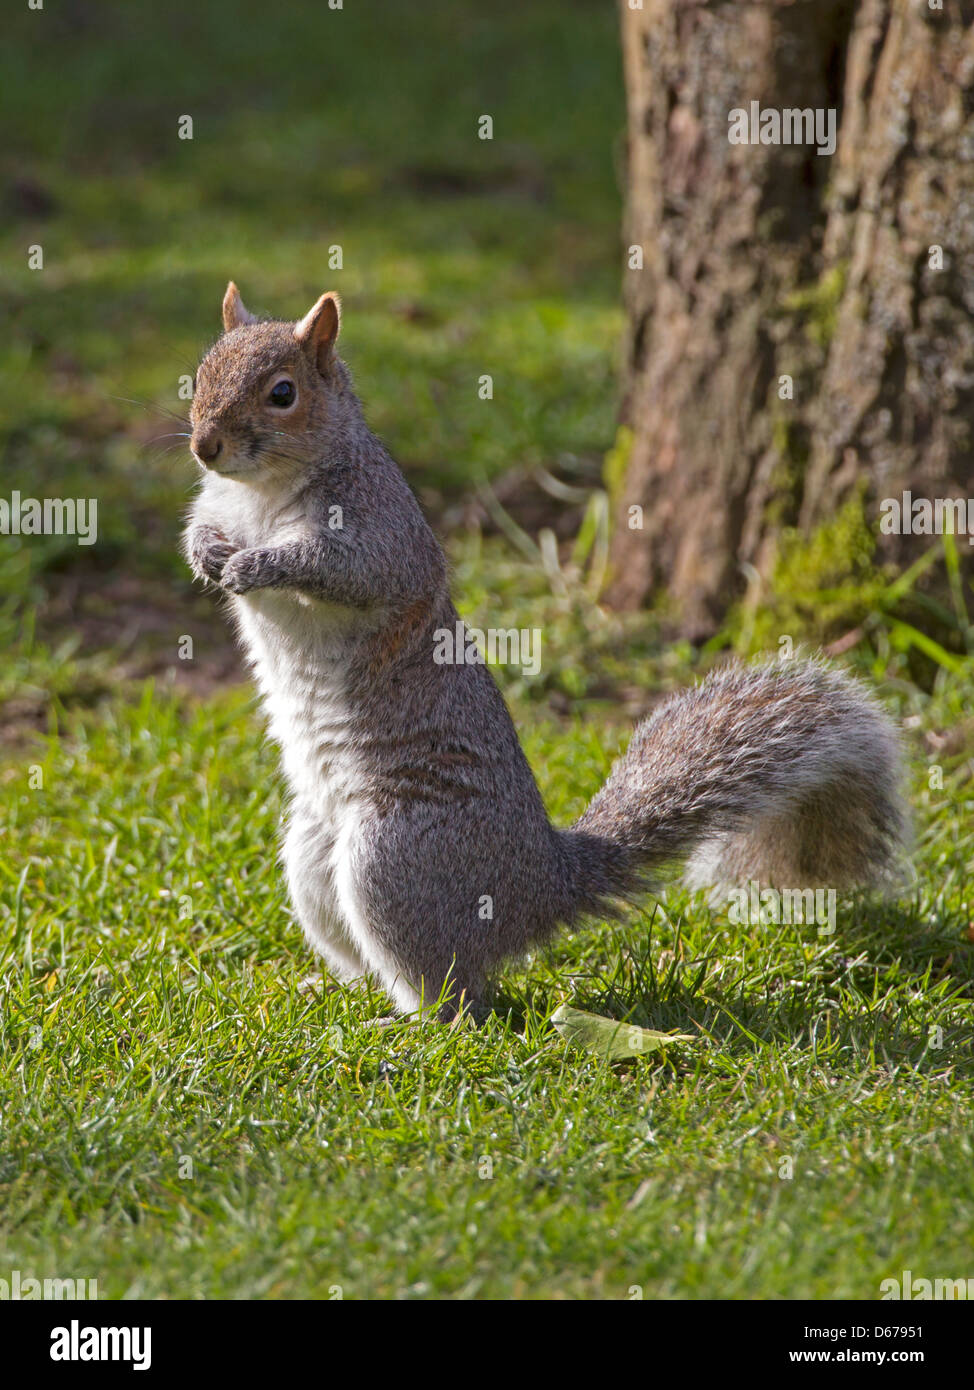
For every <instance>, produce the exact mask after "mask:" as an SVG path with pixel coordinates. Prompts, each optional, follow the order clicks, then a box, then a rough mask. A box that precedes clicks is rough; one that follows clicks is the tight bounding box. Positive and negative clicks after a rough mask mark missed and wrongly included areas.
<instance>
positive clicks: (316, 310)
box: [294, 294, 342, 372]
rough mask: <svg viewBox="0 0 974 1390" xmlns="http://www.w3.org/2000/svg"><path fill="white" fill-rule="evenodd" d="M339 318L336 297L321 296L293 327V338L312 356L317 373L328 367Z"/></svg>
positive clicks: (329, 295)
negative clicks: (315, 363)
mask: <svg viewBox="0 0 974 1390" xmlns="http://www.w3.org/2000/svg"><path fill="white" fill-rule="evenodd" d="M341 317H342V315H341V302H340V300H339V298H338V295H337V294H323V295H322V296H321V298H320V299H319V300H318V302H317V303H316V304H315V305H313V306H312V308H310V309H309V310H308V312H307V313H306V314H305V316H304V318H303V319H302V320H301V322H300V323H299V324H298V325H297V326H296V327H295V330H294V336H295V338H296V339H297V340H298V342H299V343H301V344H302V345H304V346H305V347H307V348H308V349H309V350H310V351H311V352H312V353H313V354H314V358H315V361H316V362H317V364H318V370H319V372H323V371H324V370H325V369H326V367H327V366H328V359H329V357H330V356H331V350H332V348H333V347H334V346H335V339H336V338H337V337H338V329H339V325H340V324H341Z"/></svg>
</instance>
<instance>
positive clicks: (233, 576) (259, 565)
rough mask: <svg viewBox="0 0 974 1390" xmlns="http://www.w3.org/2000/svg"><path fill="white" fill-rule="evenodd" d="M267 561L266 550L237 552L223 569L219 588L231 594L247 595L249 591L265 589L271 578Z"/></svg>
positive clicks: (267, 552)
mask: <svg viewBox="0 0 974 1390" xmlns="http://www.w3.org/2000/svg"><path fill="white" fill-rule="evenodd" d="M269 559H270V551H267V550H238V551H237V552H236V554H234V555H232V556H231V557H230V559H229V560H228V561H227V563H226V564H225V565H224V567H223V573H222V574H221V575H220V586H221V588H224V589H226V590H227V591H228V593H231V594H248V593H250V591H251V589H264V588H266V587H267V586H268V585H269V584H270V583H271V582H272V578H273V576H272V574H271V571H270V567H269V565H268V561H269Z"/></svg>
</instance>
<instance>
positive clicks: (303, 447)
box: [184, 282, 906, 1016]
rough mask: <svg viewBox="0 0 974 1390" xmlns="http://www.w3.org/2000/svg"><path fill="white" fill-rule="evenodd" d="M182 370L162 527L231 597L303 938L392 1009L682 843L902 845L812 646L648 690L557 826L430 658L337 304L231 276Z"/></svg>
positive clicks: (420, 558)
mask: <svg viewBox="0 0 974 1390" xmlns="http://www.w3.org/2000/svg"><path fill="white" fill-rule="evenodd" d="M223 323H224V329H225V332H224V333H223V335H222V336H221V337H220V338H219V339H218V340H217V341H216V343H215V344H214V346H213V347H212V348H211V349H210V351H209V352H208V353H207V354H206V356H205V357H204V359H203V361H202V362H201V363H200V366H199V369H198V372H197V376H196V382H195V391H194V395H193V401H192V407H191V423H192V427H193V428H192V440H191V448H192V451H193V454H194V456H195V458H196V459H197V461H198V463H199V464H200V465H201V466H202V470H203V484H202V488H201V490H200V492H199V494H198V496H197V497H196V499H195V501H194V504H193V506H192V510H191V514H190V517H189V521H188V525H187V528H186V533H185V538H184V545H185V553H186V556H187V558H188V560H189V562H190V565H191V567H192V569H193V571H194V573H195V574H196V576H197V577H199V578H201V579H206V580H210V581H212V582H213V583H215V584H218V585H219V586H220V587H221V588H222V590H223V591H224V592H225V593H226V594H227V595H229V596H230V600H231V603H232V607H233V612H234V617H235V619H236V623H237V626H238V628H239V632H240V636H241V638H242V640H243V644H244V646H245V647H246V649H247V652H248V654H249V658H250V661H251V663H252V665H253V668H254V671H255V674H256V679H257V682H258V685H259V687H260V690H261V692H262V694H263V697H264V702H265V705H266V708H267V711H268V714H269V721H270V730H271V733H272V735H273V737H274V738H275V739H276V740H277V742H278V743H279V744H280V746H281V749H282V755H283V766H284V771H285V775H286V778H287V782H288V786H289V789H290V794H291V795H290V809H289V816H288V826H287V832H286V837H285V842H284V851H283V858H284V864H285V867H286V873H287V880H288V885H289V889H290V894H291V900H292V903H293V906H294V909H295V912H296V914H297V917H298V919H299V921H300V922H301V925H302V927H303V928H304V931H305V934H306V936H307V938H308V940H309V942H310V943H311V945H312V946H313V947H314V948H315V950H317V951H318V952H319V953H320V954H321V955H322V956H324V958H325V961H326V962H327V965H328V967H329V969H330V970H331V971H332V972H333V973H334V974H335V975H336V976H338V977H339V978H340V979H342V980H350V979H353V978H356V977H359V976H362V975H365V974H370V975H371V976H372V977H373V978H374V979H375V980H376V981H377V982H378V983H380V984H381V985H382V986H383V987H384V989H385V990H386V991H387V993H388V994H389V995H390V996H391V998H392V1000H393V1001H394V1003H395V1005H396V1007H397V1008H398V1009H399V1010H400V1011H402V1012H412V1011H415V1010H416V1009H418V1008H420V1007H421V1005H422V1004H423V1003H424V1001H425V1006H426V1007H429V1006H430V1005H431V1003H433V1002H435V1001H436V1000H437V998H438V996H439V995H440V993H441V990H443V987H444V984H445V983H447V991H448V992H449V991H450V990H452V994H451V995H450V1002H449V1003H448V1004H447V1005H446V1006H445V1007H446V1014H447V1016H453V1015H454V1014H455V1012H456V1011H458V1010H461V1009H462V1008H463V1007H464V1006H466V1007H468V1008H469V1009H470V1010H471V1011H472V1012H473V1013H474V1014H475V1015H478V1014H480V1013H482V1011H483V1008H484V989H485V984H486V982H487V978H488V976H489V974H490V973H491V972H492V971H493V970H495V969H496V967H497V966H498V965H499V964H500V963H501V962H502V961H504V960H505V959H507V958H509V957H514V956H517V955H519V954H520V953H523V952H524V951H525V950H527V949H528V948H529V947H531V946H532V945H535V944H538V943H541V942H544V941H546V940H547V939H549V938H550V937H551V936H552V934H553V933H554V932H555V930H556V929H557V928H558V927H559V926H571V925H572V924H573V923H577V922H578V921H579V920H580V919H581V918H583V917H585V916H587V915H590V914H594V913H608V914H612V913H614V912H615V911H617V910H618V908H617V906H616V905H617V904H618V902H619V900H620V899H625V898H627V897H631V896H632V894H633V893H634V892H636V891H638V890H639V889H640V888H641V887H643V886H645V885H646V884H647V882H651V881H652V876H653V875H654V874H655V873H657V871H659V870H661V869H662V868H663V867H664V866H666V865H668V864H670V863H672V862H684V863H685V864H686V867H687V877H688V880H689V881H690V883H691V884H692V885H694V886H702V885H704V884H710V885H718V886H719V885H724V886H729V885H736V884H743V883H746V882H747V881H748V880H757V881H759V882H761V883H765V884H769V883H772V884H778V885H779V886H786V885H787V886H788V887H795V888H797V887H810V886H831V887H834V888H836V889H844V888H849V887H853V886H855V885H879V884H881V883H882V882H884V881H885V880H886V879H887V878H888V877H889V876H890V874H891V872H892V870H893V868H894V866H895V864H896V862H897V859H898V856H899V854H900V850H901V847H902V843H903V840H904V835H905V830H906V816H905V812H904V808H903V805H902V803H901V800H900V796H899V792H898V782H899V752H898V741H897V737H896V734H895V731H894V729H893V728H892V726H891V724H890V723H889V722H888V721H887V719H886V717H885V716H884V715H883V713H882V712H881V710H880V709H879V708H878V707H877V705H876V704H875V703H874V702H873V700H872V699H871V698H870V697H869V696H868V695H867V694H866V693H865V692H864V691H863V690H862V689H861V688H860V687H859V686H858V685H857V684H856V683H855V682H853V681H852V680H850V679H849V678H848V677H846V676H844V675H842V674H840V673H839V672H837V671H835V670H833V669H832V668H830V667H829V666H827V665H825V664H824V663H822V662H819V661H797V660H793V661H787V662H777V663H768V664H765V665H762V666H756V667H752V666H742V665H737V666H731V667H729V668H726V669H722V670H720V671H718V672H717V673H716V674H713V675H711V676H710V677H709V678H708V679H706V680H705V681H704V682H703V683H702V684H700V685H698V686H696V687H694V688H692V689H688V690H685V691H682V692H680V693H678V694H676V695H674V696H672V697H670V698H669V699H667V700H666V701H665V702H663V703H662V704H661V705H660V707H659V708H657V709H656V711H655V712H654V713H653V714H652V716H651V717H650V718H649V719H647V720H646V721H645V722H644V723H642V724H640V725H639V726H638V727H637V728H636V730H635V732H634V734H633V737H632V740H631V742H630V744H629V747H628V750H627V751H626V753H625V755H624V756H623V757H622V758H620V759H619V761H618V762H617V763H616V764H615V766H614V768H613V769H612V772H611V774H610V776H609V778H608V781H607V782H606V784H605V785H604V786H603V788H602V790H601V791H600V792H599V793H598V794H597V796H596V797H595V799H594V800H593V801H592V803H591V805H590V806H589V807H588V809H587V810H586V811H585V813H584V815H583V816H582V817H581V819H580V820H579V821H578V822H577V823H576V824H575V825H574V826H573V827H572V828H571V829H557V828H555V827H553V826H552V825H551V823H550V821H549V819H548V816H547V813H546V811H545V808H544V805H543V803H542V800H541V796H540V794H539V792H538V788H537V786H536V784H535V780H534V777H533V775H532V773H531V770H530V768H529V767H528V763H527V760H526V759H525V757H524V754H523V752H522V750H521V747H520V744H519V743H518V739H517V734H516V732H515V729H514V725H513V723H512V721H511V718H510V715H509V714H508V711H507V708H506V706H505V704H504V701H503V699H502V697H501V694H500V692H499V690H498V688H497V686H496V684H495V683H494V680H493V678H492V676H491V674H490V672H489V670H488V669H487V667H486V666H485V665H481V664H467V663H465V662H464V663H458V664H441V663H437V662H435V661H434V660H433V650H434V634H435V633H436V632H437V631H442V630H443V629H448V630H450V631H451V632H452V631H453V630H454V628H455V625H456V624H457V623H458V621H459V618H458V615H457V612H456V609H455V608H454V606H453V603H452V602H451V599H450V594H449V589H448V583H447V566H446V561H445V558H444V555H443V551H442V550H441V548H440V546H439V544H438V542H437V541H436V539H435V537H434V536H433V533H432V531H431V530H430V528H429V526H428V525H427V523H426V521H425V519H424V517H423V515H422V512H421V511H420V508H419V505H418V503H417V501H416V499H415V498H414V496H413V494H412V492H411V491H410V489H409V487H408V485H407V483H406V481H405V479H404V477H403V475H402V474H401V472H400V471H399V469H398V468H397V466H396V464H395V463H394V462H393V460H392V459H391V457H390V456H389V454H388V453H387V452H386V450H385V448H384V447H383V446H382V444H381V443H380V442H379V441H378V440H377V439H376V438H375V436H374V435H373V434H372V433H371V432H370V430H369V429H368V427H367V426H366V424H365V421H364V419H363V416H362V411H361V407H360V405H359V402H358V400H357V398H356V396H355V395H354V393H353V391H352V386H351V380H350V376H349V373H348V370H347V368H346V366H345V364H344V363H343V362H342V360H341V359H340V358H339V356H338V355H337V353H336V351H335V344H336V340H337V337H338V330H339V302H338V299H337V297H336V296H335V295H334V294H324V295H322V296H321V298H320V299H319V300H318V301H317V303H316V304H314V306H313V307H312V308H311V309H310V310H309V312H308V313H307V314H306V315H305V317H304V318H303V319H301V320H300V322H298V323H297V324H293V323H283V322H277V321H270V320H260V321H258V320H256V319H255V318H254V317H253V316H252V315H251V314H249V313H248V312H247V310H246V309H245V308H244V305H243V302H242V301H241V298H240V295H239V293H238V291H237V287H236V286H235V285H234V284H233V283H232V282H231V283H230V285H229V286H228V288H227V292H226V296H225V298H224V301H223Z"/></svg>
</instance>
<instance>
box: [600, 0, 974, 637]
mask: <svg viewBox="0 0 974 1390" xmlns="http://www.w3.org/2000/svg"><path fill="white" fill-rule="evenodd" d="M630 3H632V0H620V7H621V14H622V41H623V62H624V71H625V81H626V91H627V101H628V200H627V211H626V234H625V238H624V239H625V243H626V247H627V264H630V262H632V263H633V264H634V265H635V266H636V267H637V268H628V269H627V270H626V271H625V301H626V306H627V311H628V358H627V369H626V370H627V380H626V392H625V400H624V407H623V421H624V423H625V424H627V425H628V426H629V427H630V428H631V430H632V439H631V445H630V446H629V447H628V452H626V449H622V450H621V451H620V452H621V454H622V462H623V465H624V466H623V469H622V472H621V474H620V476H619V477H618V478H617V479H616V480H615V481H614V483H613V484H612V494H613V499H612V500H613V509H614V520H615V525H614V530H613V549H612V554H611V561H612V576H613V578H612V581H611V585H610V589H609V599H610V601H611V602H615V603H616V604H617V605H619V606H622V607H635V606H638V605H639V604H641V603H643V602H644V601H645V600H646V599H647V598H648V597H649V596H650V595H651V593H652V592H653V591H654V590H656V589H661V588H664V587H665V589H666V590H667V591H668V592H669V594H670V595H671V597H672V598H673V599H674V600H675V604H676V606H677V610H678V613H679V618H680V626H681V627H682V629H683V630H684V631H685V632H686V633H688V635H690V636H691V637H700V636H704V635H708V634H709V633H711V632H712V631H713V630H714V628H715V627H716V626H717V625H718V623H719V622H720V620H721V617H722V615H723V614H724V612H725V610H726V607H727V604H728V603H729V601H730V600H731V599H732V598H734V597H735V596H736V595H738V594H739V593H740V592H741V591H742V589H743V587H744V574H745V573H750V574H752V575H753V574H754V573H755V571H757V572H758V573H759V574H761V575H765V576H766V575H768V574H769V573H770V571H771V568H772V567H773V564H774V559H775V555H776V551H777V538H778V536H779V534H780V532H781V529H782V528H783V527H786V526H794V525H798V526H800V527H801V528H802V529H803V530H804V531H806V532H810V531H811V530H812V529H813V528H815V527H816V526H818V525H819V524H820V523H821V522H822V521H823V520H825V519H827V518H828V517H829V516H830V515H832V514H834V511H835V509H836V507H837V505H838V504H839V503H840V502H842V501H844V500H846V499H847V498H848V497H849V496H850V494H852V493H853V492H854V491H855V490H856V488H857V487H860V486H865V488H866V490H867V491H866V503H865V505H866V508H867V516H868V517H869V519H870V520H871V521H877V520H878V517H879V510H878V508H879V501H880V500H881V499H882V498H885V497H899V496H900V495H901V493H902V491H903V490H904V489H911V490H912V491H913V492H914V493H915V494H917V495H923V496H927V497H931V498H936V497H949V496H952V495H965V496H966V495H967V493H968V491H970V490H971V482H972V466H971V462H970V458H971V422H972V406H974V352H972V348H974V324H972V311H974V116H972V111H974V5H972V4H971V3H969V2H968V0H944V8H943V9H940V10H938V9H931V8H930V7H929V3H928V0H753V3H731V2H725V3H719V2H718V0H710V2H709V3H708V0H644V7H643V8H642V9H638V8H637V9H631V8H630ZM752 103H757V104H759V107H760V109H761V110H766V109H767V108H772V109H774V110H777V111H779V112H781V111H782V110H783V109H785V108H789V109H791V108H802V109H805V108H811V109H812V110H813V111H814V110H816V109H817V110H819V111H820V112H821V113H822V115H821V117H820V120H821V122H822V124H821V127H820V129H821V132H822V134H823V135H826V134H827V128H828V127H827V120H828V118H827V115H826V113H827V112H828V110H829V109H833V110H834V111H835V113H836V114H835V132H836V137H837V139H836V145H835V150H834V153H833V154H831V155H828V154H819V153H818V145H817V144H816V143H802V144H798V143H794V144H785V143H777V144H774V143H768V144H762V143H754V144H752V143H748V144H742V143H732V141H731V138H730V135H731V133H732V132H733V133H735V134H736V136H737V137H739V136H740V134H741V126H740V122H739V118H738V117H735V118H734V121H735V123H734V124H732V122H731V120H730V113H731V112H734V111H744V112H746V113H747V114H748V116H750V114H751V104H752ZM749 133H750V132H749ZM773 133H774V132H773V128H772V127H770V126H769V127H768V134H769V135H773ZM803 133H804V127H803ZM937 247H940V248H942V259H943V268H942V269H941V268H937V266H938V253H937V251H936V250H935V249H932V248H937ZM633 248H641V251H642V257H643V265H642V268H641V269H640V268H638V259H639V253H638V251H634V250H633ZM789 377H790V378H791V381H792V387H791V390H792V395H791V397H790V398H789V395H788V392H789V386H788V382H787V380H786V378H789ZM623 438H625V436H623ZM640 508H641V509H642V514H641V517H640V513H639V509H640ZM640 522H641V527H640ZM882 541H883V545H884V547H885V553H886V554H890V555H893V554H895V555H896V556H897V558H902V556H903V554H904V550H905V547H907V546H908V545H909V538H905V537H904V538H900V537H895V536H893V537H883V538H882ZM924 543H925V544H927V545H929V544H930V541H929V539H928V540H926V542H924V541H923V538H922V537H921V538H920V540H919V544H924ZM964 548H965V550H966V549H967V547H966V546H965V547H964Z"/></svg>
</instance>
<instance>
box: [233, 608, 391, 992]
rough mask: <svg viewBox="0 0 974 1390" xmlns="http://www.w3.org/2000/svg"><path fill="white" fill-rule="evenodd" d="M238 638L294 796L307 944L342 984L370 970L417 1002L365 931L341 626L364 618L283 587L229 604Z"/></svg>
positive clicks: (293, 872)
mask: <svg viewBox="0 0 974 1390" xmlns="http://www.w3.org/2000/svg"><path fill="white" fill-rule="evenodd" d="M235 607H236V612H237V620H238V622H239V625H240V631H241V635H242V636H243V638H244V641H245V643H246V646H247V649H248V651H249V653H250V657H251V660H252V662H253V664H254V669H255V674H256V677H257V683H258V686H259V688H260V690H261V692H262V694H263V697H264V704H265V708H266V710H267V713H268V716H269V729H270V733H271V736H272V737H273V738H274V739H275V741H276V742H277V743H279V744H280V746H281V749H282V762H283V766H284V772H285V776H286V777H287V781H288V785H289V787H290V790H291V794H292V804H291V809H290V823H289V826H288V831H287V835H286V837H285V841H284V848H283V859H284V865H285V871H286V874H287V880H288V886H289V889H290V893H291V900H292V902H293V904H294V908H295V912H296V915H297V917H298V920H299V921H300V923H301V926H302V928H303V930H304V934H305V937H306V938H307V940H308V942H309V944H310V945H311V947H312V948H313V949H314V950H315V951H317V952H318V953H319V954H320V955H323V956H324V958H325V960H326V961H327V962H328V965H329V967H330V968H331V970H332V971H333V972H334V974H336V975H337V976H338V977H339V978H340V979H343V980H350V979H354V978H356V977H358V976H361V975H363V974H366V973H372V974H374V975H375V976H376V977H377V978H378V979H379V981H380V982H381V983H382V984H383V985H384V987H385V988H386V989H388V990H389V991H390V992H391V993H392V994H393V996H394V997H395V999H396V1001H397V1003H398V1004H399V1006H400V1007H401V1008H404V1009H411V1008H415V1007H416V1005H417V1003H418V997H417V995H416V992H415V990H413V989H412V988H411V987H410V986H409V985H408V984H407V982H405V981H404V980H402V979H401V977H400V974H399V970H398V967H397V966H396V964H395V962H394V961H393V960H392V958H391V957H390V956H389V955H388V953H387V952H386V951H385V950H384V949H383V948H382V946H381V945H380V944H379V942H378V941H377V939H376V937H375V934H374V933H373V931H372V930H371V928H370V926H369V922H368V918H367V915H366V912H365V908H364V902H363V897H362V894H361V891H360V887H359V884H360V878H361V872H362V868H363V861H364V857H365V852H366V843H365V839H364V836H363V834H362V825H363V821H364V819H365V816H366V813H367V811H368V809H369V806H370V801H371V798H370V796H369V790H368V786H367V783H366V779H365V777H364V775H363V773H362V770H361V767H360V764H359V760H358V758H357V756H356V753H355V749H354V747H353V745H352V737H351V735H352V720H351V715H350V710H349V706H348V702H347V692H346V682H345V675H344V673H345V668H346V659H347V643H348V626H349V623H350V622H351V621H353V620H354V621H355V623H356V630H357V632H359V633H360V632H361V624H362V614H361V613H358V614H355V615H351V614H349V612H348V610H347V609H342V608H338V607H333V606H332V605H328V604H323V603H319V602H317V601H315V600H310V599H305V598H302V596H300V595H297V594H294V593H289V592H286V591H279V590H278V591H272V590H264V591H255V592H254V593H251V594H246V595H242V596H239V597H237V598H236V600H235Z"/></svg>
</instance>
